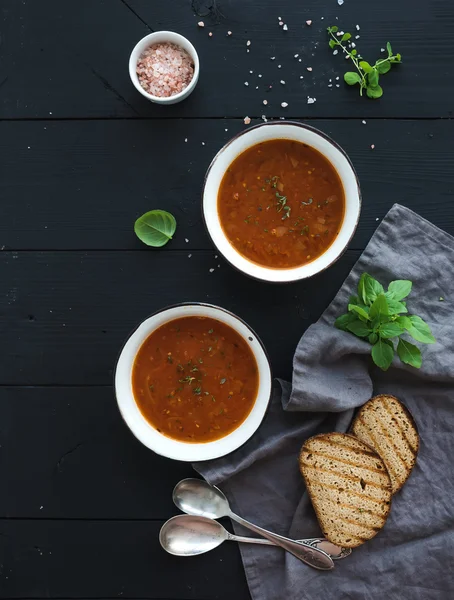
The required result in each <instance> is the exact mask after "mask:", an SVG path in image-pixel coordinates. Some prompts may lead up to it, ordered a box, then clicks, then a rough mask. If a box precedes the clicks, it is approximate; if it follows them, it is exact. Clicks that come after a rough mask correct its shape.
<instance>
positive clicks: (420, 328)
mask: <svg viewBox="0 0 454 600" xmlns="http://www.w3.org/2000/svg"><path fill="white" fill-rule="evenodd" d="M408 320H409V321H410V323H411V325H410V327H406V328H405V329H406V330H407V331H408V333H409V334H410V335H411V337H412V338H413V339H415V340H416V341H417V342H423V343H424V344H434V343H435V342H436V340H435V338H434V336H433V335H432V332H431V331H430V327H429V325H427V323H426V322H425V321H423V320H422V319H421V317H418V316H416V315H411V316H410V317H409V318H408Z"/></svg>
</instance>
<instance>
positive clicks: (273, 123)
mask: <svg viewBox="0 0 454 600" xmlns="http://www.w3.org/2000/svg"><path fill="white" fill-rule="evenodd" d="M276 125H284V126H287V125H290V126H295V127H300V128H302V129H307V130H308V131H311V132H313V133H315V134H316V135H319V136H320V137H322V138H324V139H325V140H326V141H327V142H328V143H330V144H331V145H332V146H334V148H336V150H338V151H339V152H340V153H341V154H342V155H343V156H344V158H345V159H346V160H347V162H348V165H349V167H350V169H351V171H352V173H353V176H354V178H355V182H356V188H357V190H358V214H357V216H356V221H355V224H354V227H353V230H352V233H351V235H350V237H349V238H348V240H347V242H346V244H345V246H344V247H343V249H342V250H341V251H340V252H339V254H338V255H337V256H335V257H334V258H333V259H332V261H331V262H330V263H328V264H327V265H325V266H324V267H321V268H320V269H318V270H317V271H316V272H315V273H312V274H307V275H304V274H300V275H298V276H295V277H291V276H289V277H288V278H287V279H285V280H280V281H276V280H273V279H267V278H266V277H265V276H263V277H260V276H258V275H253V274H252V273H249V272H247V271H244V270H243V269H241V268H240V267H239V266H238V265H236V264H234V263H233V262H232V261H231V260H230V259H229V258H227V257H226V256H225V254H224V253H223V252H222V250H220V249H219V248H218V246H217V244H216V241H215V239H214V237H213V236H212V234H211V231H210V228H209V227H208V223H207V219H206V216H205V203H204V198H205V188H206V185H207V181H208V177H209V175H210V173H211V170H212V168H213V166H214V164H215V163H216V161H217V159H218V158H219V157H220V156H221V154H222V153H223V152H224V150H225V149H226V148H228V147H229V146H230V145H231V144H232V143H233V142H235V141H236V140H237V139H239V138H240V137H242V136H243V135H245V134H247V133H249V132H250V131H252V130H254V129H259V128H262V127H273V126H276ZM272 139H285V138H270V140H272ZM259 143H260V142H259ZM255 145H256V144H252V145H251V146H248V148H247V149H249V148H252V147H253V146H255ZM243 152H245V150H243ZM318 152H320V150H318ZM240 154H241V153H240ZM320 154H323V153H322V152H320ZM238 156H239V155H238ZM236 158H237V157H236ZM233 160H235V159H233ZM327 160H329V159H327ZM229 164H231V163H229ZM216 203H217V198H216ZM361 209H362V196H361V186H360V183H359V177H358V174H357V172H356V169H355V167H354V166H353V163H352V161H351V159H350V157H349V156H348V154H347V152H346V151H345V150H344V149H343V148H342V146H341V145H340V144H338V143H337V142H336V141H335V140H334V139H333V138H332V137H331V136H329V135H328V134H327V133H325V132H324V131H321V130H320V129H317V127H313V126H312V125H308V124H307V123H300V122H299V121H291V120H288V121H287V120H286V121H280V120H279V121H271V122H270V121H268V122H266V123H257V125H253V126H252V127H248V128H247V129H244V130H242V131H240V132H238V133H237V134H235V135H234V136H233V137H232V138H230V139H229V140H228V141H227V142H226V143H225V144H224V145H223V146H222V148H220V149H219V150H218V152H217V153H216V154H215V156H214V157H213V159H212V161H211V162H210V164H209V166H208V169H207V170H206V173H205V177H204V180H203V186H202V219H203V224H204V226H205V230H206V232H207V234H208V237H209V238H210V240H211V242H212V244H213V245H214V247H215V248H216V249H217V250H218V251H219V253H220V254H222V257H223V258H224V260H226V261H227V262H228V263H229V265H231V266H232V267H233V268H234V269H235V270H236V271H238V272H240V273H243V275H246V276H247V277H249V278H250V279H254V280H255V281H261V282H263V281H264V282H266V283H270V284H275V285H285V284H289V283H295V282H296V281H302V280H304V279H309V278H310V277H314V276H315V275H318V274H319V273H323V272H324V271H326V270H327V269H329V268H330V267H332V265H333V264H334V263H335V262H337V261H338V260H339V259H340V258H341V256H343V254H344V253H345V252H346V251H347V249H348V247H349V245H350V242H351V241H352V238H353V236H354V235H355V233H356V229H357V227H358V223H359V219H360V217H361ZM232 248H234V247H233V246H232ZM328 248H329V247H328ZM234 250H235V252H236V253H237V254H238V255H239V256H243V255H242V254H241V253H240V252H238V251H237V250H236V249H235V248H234ZM322 255H323V253H322ZM322 255H320V256H322ZM243 258H246V257H243ZM246 260H247V261H248V262H250V263H251V264H252V265H255V266H259V267H261V268H262V270H263V271H264V272H266V271H270V272H273V271H283V270H285V271H287V272H288V273H289V274H290V273H292V272H295V273H296V271H297V270H298V269H300V268H301V267H293V268H290V269H273V268H269V267H268V268H267V267H264V266H263V265H260V264H258V263H254V262H253V261H251V260H249V259H247V258H246Z"/></svg>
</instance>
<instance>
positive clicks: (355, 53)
mask: <svg viewBox="0 0 454 600" xmlns="http://www.w3.org/2000/svg"><path fill="white" fill-rule="evenodd" d="M350 54H351V55H352V56H356V55H357V54H358V50H357V49H356V48H354V49H353V50H352V51H351V53H350Z"/></svg>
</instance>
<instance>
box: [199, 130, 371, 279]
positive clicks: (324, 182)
mask: <svg viewBox="0 0 454 600" xmlns="http://www.w3.org/2000/svg"><path fill="white" fill-rule="evenodd" d="M202 203H203V215H204V220H205V224H206V227H207V230H208V233H209V235H210V236H211V238H212V240H213V242H214V244H215V246H216V247H217V249H218V250H219V252H221V253H222V254H223V256H224V257H225V258H226V259H227V260H228V261H229V262H230V263H231V264H232V265H233V266H234V267H236V268H237V269H239V270H240V271H243V272H244V273H246V274H247V275H249V276H251V277H254V278H257V279H261V280H264V281H269V282H276V283H278V282H290V281H296V280H300V279H304V278H307V277H311V276H313V275H315V274H316V273H319V272H320V271H323V270H324V269H326V268H327V267H329V266H330V265H331V264H333V263H334V262H335V261H336V260H337V259H338V258H339V257H340V256H341V254H342V253H343V252H344V251H345V250H346V248H347V246H348V243H349V242H350V240H351V238H352V236H353V234H354V232H355V230H356V226H357V224H358V220H359V215H360V210H361V192H360V187H359V181H358V177H357V175H356V172H355V170H354V168H353V165H352V163H351V161H350V159H349V158H348V156H347V154H346V153H345V151H344V150H343V149H342V148H341V147H340V146H339V145H338V144H336V142H334V141H333V140H332V139H331V138H329V137H328V136H327V135H326V134H324V133H323V132H321V131H319V130H317V129H315V128H314V127H310V126H308V125H303V124H301V123H296V122H291V121H286V122H274V123H266V124H265V123H264V124H261V125H257V126H255V127H251V128H250V129H248V130H246V131H243V132H242V133H240V134H239V135H237V136H236V137H234V138H233V139H232V140H230V142H228V143H227V144H226V145H225V146H224V147H223V148H222V149H221V150H220V151H219V152H218V154H217V155H216V156H215V158H214V159H213V161H212V163H211V165H210V166H209V168H208V171H207V174H206V177H205V184H204V189H203V201H202Z"/></svg>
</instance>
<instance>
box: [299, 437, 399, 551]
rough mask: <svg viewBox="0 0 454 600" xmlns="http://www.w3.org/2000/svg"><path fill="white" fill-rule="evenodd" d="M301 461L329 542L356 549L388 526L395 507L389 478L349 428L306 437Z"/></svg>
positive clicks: (381, 462) (372, 454)
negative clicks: (391, 511) (392, 503)
mask: <svg viewBox="0 0 454 600" xmlns="http://www.w3.org/2000/svg"><path fill="white" fill-rule="evenodd" d="M299 466H300V471H301V474H302V475H303V477H304V480H305V482H306V487H307V491H308V493H309V496H310V498H311V500H312V504H313V506H314V509H315V513H316V515H317V518H318V521H319V523H320V526H321V528H322V531H323V535H324V536H325V537H326V538H327V539H328V540H329V541H330V542H332V543H333V544H336V545H338V546H342V547H344V548H356V547H357V546H360V545H361V544H363V543H364V542H365V541H367V540H370V539H371V538H373V537H374V536H375V535H376V534H377V533H378V531H380V529H381V528H382V527H383V526H384V524H385V522H386V519H387V518H388V515H389V511H390V509H391V498H392V491H391V479H390V477H389V474H388V471H387V470H386V466H385V463H384V461H383V460H382V459H381V458H380V456H379V455H378V454H377V453H376V452H375V451H374V450H373V449H372V448H371V447H370V446H368V445H367V444H365V443H364V442H362V441H361V440H358V439H357V438H356V437H353V436H352V435H348V434H345V433H324V434H321V435H316V436H314V437H312V438H310V439H308V440H306V441H305V442H304V444H303V447H302V448H301V452H300V457H299Z"/></svg>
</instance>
